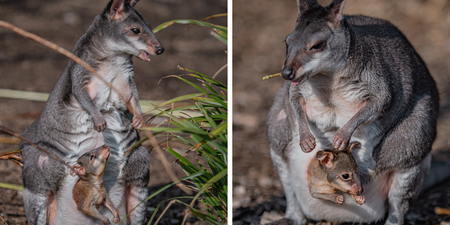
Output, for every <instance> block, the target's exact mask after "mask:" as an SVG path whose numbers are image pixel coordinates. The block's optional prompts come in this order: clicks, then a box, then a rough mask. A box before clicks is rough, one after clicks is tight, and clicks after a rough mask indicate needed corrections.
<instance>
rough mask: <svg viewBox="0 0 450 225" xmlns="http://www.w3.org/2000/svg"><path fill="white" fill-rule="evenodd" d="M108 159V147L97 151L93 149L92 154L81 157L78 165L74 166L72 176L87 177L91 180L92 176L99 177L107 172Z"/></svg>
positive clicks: (102, 147)
mask: <svg viewBox="0 0 450 225" xmlns="http://www.w3.org/2000/svg"><path fill="white" fill-rule="evenodd" d="M108 157H109V147H108V146H106V145H103V146H100V147H98V148H96V149H93V150H91V151H90V152H88V153H85V154H84V155H82V156H80V158H79V159H78V161H77V164H75V165H74V166H72V168H71V170H70V175H72V176H76V175H79V176H85V177H87V178H89V177H90V176H93V177H98V176H100V175H101V174H102V173H103V172H104V171H105V168H106V164H107V162H108Z"/></svg>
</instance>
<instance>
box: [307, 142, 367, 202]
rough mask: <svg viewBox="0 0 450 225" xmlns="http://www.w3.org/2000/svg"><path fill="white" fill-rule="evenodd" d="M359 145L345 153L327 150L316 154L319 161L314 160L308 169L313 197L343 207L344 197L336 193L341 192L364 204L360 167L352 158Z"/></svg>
mask: <svg viewBox="0 0 450 225" xmlns="http://www.w3.org/2000/svg"><path fill="white" fill-rule="evenodd" d="M358 145H359V142H355V143H353V144H351V145H350V147H349V148H347V149H345V150H344V151H340V150H336V149H327V150H321V151H318V152H317V153H316V157H317V159H313V160H312V162H311V164H310V165H309V167H308V182H309V192H310V193H311V196H313V197H314V198H318V199H323V200H328V201H332V202H334V203H336V204H338V205H342V204H344V196H343V195H341V194H337V193H336V192H337V191H338V190H339V191H341V192H344V193H348V194H350V195H351V196H352V197H353V199H354V200H355V201H356V203H358V204H360V205H362V204H364V202H365V198H364V196H361V194H362V192H363V189H362V187H361V180H360V179H359V172H358V167H357V166H356V162H355V159H354V158H353V156H352V151H353V149H354V148H356V147H357V146H358Z"/></svg>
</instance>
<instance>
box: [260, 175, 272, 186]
mask: <svg viewBox="0 0 450 225" xmlns="http://www.w3.org/2000/svg"><path fill="white" fill-rule="evenodd" d="M258 184H259V186H261V187H263V188H270V187H272V179H271V178H270V177H261V178H259V180H258Z"/></svg>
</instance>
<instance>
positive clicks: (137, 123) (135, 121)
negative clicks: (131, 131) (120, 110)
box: [133, 116, 144, 129]
mask: <svg viewBox="0 0 450 225" xmlns="http://www.w3.org/2000/svg"><path fill="white" fill-rule="evenodd" d="M143 124H144V120H143V119H142V117H140V116H134V117H133V127H134V128H136V129H139V128H141V127H142V125H143Z"/></svg>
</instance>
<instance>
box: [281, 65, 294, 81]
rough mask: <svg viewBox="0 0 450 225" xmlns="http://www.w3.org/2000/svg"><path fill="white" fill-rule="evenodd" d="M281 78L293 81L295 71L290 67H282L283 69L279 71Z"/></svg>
mask: <svg viewBox="0 0 450 225" xmlns="http://www.w3.org/2000/svg"><path fill="white" fill-rule="evenodd" d="M281 76H282V77H283V78H284V79H285V80H293V79H294V77H295V71H294V69H293V68H292V67H290V66H286V65H283V68H282V69H281Z"/></svg>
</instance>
